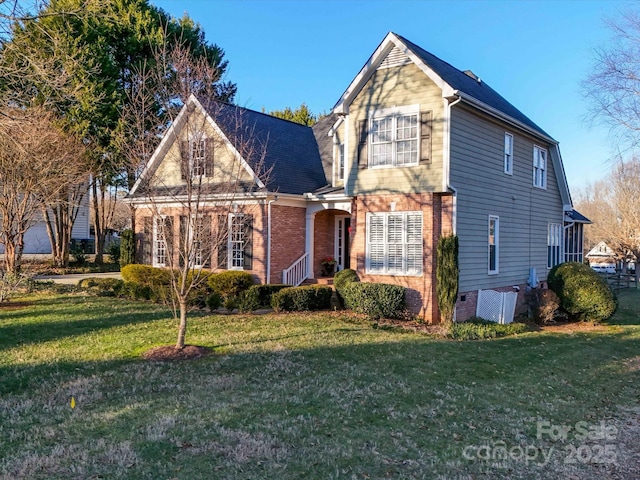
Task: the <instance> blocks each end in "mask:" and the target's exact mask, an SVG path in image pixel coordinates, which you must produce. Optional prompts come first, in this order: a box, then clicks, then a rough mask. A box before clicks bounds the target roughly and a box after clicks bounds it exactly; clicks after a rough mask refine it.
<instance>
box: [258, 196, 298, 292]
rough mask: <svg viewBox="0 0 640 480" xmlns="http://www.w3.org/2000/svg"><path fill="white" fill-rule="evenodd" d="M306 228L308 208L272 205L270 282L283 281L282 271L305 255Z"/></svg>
mask: <svg viewBox="0 0 640 480" xmlns="http://www.w3.org/2000/svg"><path fill="white" fill-rule="evenodd" d="M306 228H307V227H306V208H301V207H284V206H279V205H277V204H275V205H272V207H271V279H270V282H269V283H282V271H283V270H285V269H287V268H289V267H290V266H291V265H292V264H293V262H295V261H296V260H297V259H298V258H300V257H301V256H302V255H304V252H305V237H306V233H305V232H306ZM263 255H264V257H266V250H264V252H263Z"/></svg>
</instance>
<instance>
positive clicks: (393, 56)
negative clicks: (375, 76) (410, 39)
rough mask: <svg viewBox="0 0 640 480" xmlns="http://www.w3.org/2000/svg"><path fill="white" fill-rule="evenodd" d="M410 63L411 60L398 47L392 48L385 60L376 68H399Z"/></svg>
mask: <svg viewBox="0 0 640 480" xmlns="http://www.w3.org/2000/svg"><path fill="white" fill-rule="evenodd" d="M407 63H411V59H410V58H409V57H408V56H407V55H406V54H405V53H404V52H403V51H402V50H400V49H399V48H398V47H393V50H391V51H390V52H389V53H388V55H387V56H386V58H385V59H384V60H383V61H382V63H380V65H379V66H378V70H380V69H382V68H391V67H400V66H402V65H406V64H407Z"/></svg>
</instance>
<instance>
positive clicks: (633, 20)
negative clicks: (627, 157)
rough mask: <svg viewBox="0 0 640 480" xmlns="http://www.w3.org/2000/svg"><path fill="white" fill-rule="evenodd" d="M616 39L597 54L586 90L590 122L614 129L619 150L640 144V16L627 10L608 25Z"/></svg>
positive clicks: (584, 83) (585, 84)
mask: <svg viewBox="0 0 640 480" xmlns="http://www.w3.org/2000/svg"><path fill="white" fill-rule="evenodd" d="M606 24H607V26H608V27H609V29H610V30H611V33H612V39H611V41H610V42H609V43H608V44H607V46H606V47H602V48H598V49H596V50H595V61H594V66H593V68H592V69H591V74H590V75H589V76H588V77H587V79H586V80H585V81H584V82H583V90H584V93H585V95H586V97H587V98H588V99H589V100H590V101H591V109H590V112H589V114H590V119H592V120H596V121H598V120H599V121H602V122H604V123H605V124H607V125H609V126H610V127H611V132H612V133H613V134H614V135H615V137H616V138H617V140H618V146H619V147H620V146H625V147H635V146H636V145H637V143H638V140H640V14H639V13H638V12H637V11H635V10H632V9H628V10H625V11H623V12H621V13H620V14H619V15H617V16H616V17H615V19H611V20H608V21H606Z"/></svg>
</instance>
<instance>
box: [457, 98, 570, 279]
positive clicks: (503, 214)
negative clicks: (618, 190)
mask: <svg viewBox="0 0 640 480" xmlns="http://www.w3.org/2000/svg"><path fill="white" fill-rule="evenodd" d="M452 110H453V111H452V117H451V185H453V187H455V188H456V189H457V190H458V206H457V232H458V236H459V240H460V266H461V269H460V291H461V292H465V291H469V290H475V289H478V288H495V287H500V286H509V285H519V284H523V283H526V281H527V278H528V276H529V268H530V267H535V268H536V270H537V274H538V277H539V278H540V280H541V281H542V280H544V279H546V275H547V231H548V224H549V223H560V224H562V221H563V212H562V200H561V198H560V193H559V191H558V185H557V182H556V177H555V171H554V169H553V165H552V162H551V159H550V155H549V149H550V146H549V145H547V144H544V143H542V142H540V141H537V140H534V139H533V138H531V137H528V136H525V135H523V134H521V133H520V132H518V131H516V130H514V129H510V128H508V127H507V126H506V125H500V124H498V123H494V122H491V121H489V120H487V119H485V118H484V117H480V116H478V115H476V114H474V113H471V112H470V111H469V110H466V109H464V108H461V107H459V106H458V107H454V108H453V109H452ZM505 132H508V133H511V134H512V135H513V139H514V142H513V144H514V147H513V148H514V161H513V175H507V174H505V173H504V167H503V162H504V134H505ZM534 144H535V145H538V146H541V147H543V148H546V149H547V152H548V155H547V188H546V189H545V190H543V189H540V188H536V187H534V186H533V146H534ZM489 215H497V216H499V217H500V231H499V273H498V274H497V275H489V274H488V238H487V237H488V217H489Z"/></svg>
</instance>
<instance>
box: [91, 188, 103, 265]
mask: <svg viewBox="0 0 640 480" xmlns="http://www.w3.org/2000/svg"><path fill="white" fill-rule="evenodd" d="M100 191H101V189H99V188H98V181H97V180H96V179H94V180H93V183H92V184H91V195H92V196H93V230H94V233H95V236H96V257H95V260H94V262H95V263H97V264H102V263H103V261H104V260H103V252H104V234H103V230H104V226H103V224H102V215H101V212H100V210H101V207H102V208H104V206H103V205H102V202H103V200H104V198H102V199H101V198H100V197H99V196H98V193H99V192H100ZM101 237H102V238H101Z"/></svg>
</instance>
